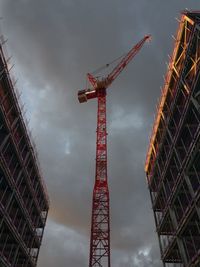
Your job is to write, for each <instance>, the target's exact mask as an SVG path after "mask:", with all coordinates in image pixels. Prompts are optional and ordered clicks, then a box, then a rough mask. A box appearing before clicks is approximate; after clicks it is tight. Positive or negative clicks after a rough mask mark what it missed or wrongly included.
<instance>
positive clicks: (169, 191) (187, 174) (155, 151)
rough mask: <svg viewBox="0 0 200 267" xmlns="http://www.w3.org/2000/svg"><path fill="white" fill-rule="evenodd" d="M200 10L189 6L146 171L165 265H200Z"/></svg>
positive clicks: (170, 68)
mask: <svg viewBox="0 0 200 267" xmlns="http://www.w3.org/2000/svg"><path fill="white" fill-rule="evenodd" d="M199 95H200V12H198V11H194V12H183V13H182V14H181V19H180V23H179V27H178V31H177V35H176V40H175V46H174V50H173V53H172V56H171V59H170V62H169V68H168V71H167V74H166V77H165V84H164V86H163V90H162V95H161V99H160V102H159V105H158V112H157V116H156V119H155V123H154V126H153V131H152V137H151V140H150V145H149V149H148V152H147V158H146V164H145V172H146V177H147V182H148V186H149V190H150V196H151V201H152V206H153V212H154V217H155V223H156V230H157V233H158V239H159V245H160V250H161V259H162V261H163V265H164V266H165V267H174V266H177V267H199V266H200V99H199Z"/></svg>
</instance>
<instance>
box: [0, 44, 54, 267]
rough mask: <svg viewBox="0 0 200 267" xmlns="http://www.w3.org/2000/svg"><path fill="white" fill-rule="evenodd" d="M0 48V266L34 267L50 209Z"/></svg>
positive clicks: (6, 63) (0, 48) (15, 92)
mask: <svg viewBox="0 0 200 267" xmlns="http://www.w3.org/2000/svg"><path fill="white" fill-rule="evenodd" d="M3 43H4V41H2V44H1V45H0V266H1V267H25V266H26V267H35V266H36V264H37V259H38V253H39V248H40V245H41V241H42V236H43V232H44V227H45V223H46V219H47V213H48V209H49V201H48V196H47V193H46V189H45V185H44V183H43V180H42V177H41V174H40V170H39V166H38V163H37V156H36V153H35V149H34V147H33V143H32V141H31V139H30V134H29V133H28V131H27V127H26V124H25V120H24V118H23V116H22V109H21V108H20V105H19V99H18V95H17V91H16V89H14V84H13V82H12V80H11V78H10V74H9V68H8V64H9V63H8V60H6V58H5V54H4V52H3V49H2V45H3Z"/></svg>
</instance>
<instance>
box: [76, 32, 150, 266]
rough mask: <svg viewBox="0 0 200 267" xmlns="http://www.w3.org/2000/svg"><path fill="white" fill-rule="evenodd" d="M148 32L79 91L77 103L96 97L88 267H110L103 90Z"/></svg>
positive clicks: (128, 60)
mask: <svg viewBox="0 0 200 267" xmlns="http://www.w3.org/2000/svg"><path fill="white" fill-rule="evenodd" d="M149 39H150V35H147V36H145V37H144V38H143V39H142V40H141V41H140V42H139V43H137V44H136V45H135V46H134V47H133V48H132V49H131V50H130V51H129V52H128V53H127V54H126V56H125V57H124V58H123V59H122V60H121V61H120V63H119V64H118V65H117V66H116V67H115V68H114V69H113V71H112V72H111V73H110V74H109V75H108V76H107V77H106V78H104V79H102V80H98V79H96V78H95V77H93V76H92V74H90V73H88V74H87V77H88V80H89V81H90V83H91V85H92V88H91V89H85V90H81V91H79V92H78V99H79V102H80V103H83V102H86V101H87V100H89V99H93V98H97V101H98V109H97V131H96V172H95V184H94V189H93V200H92V219H91V235H90V257H89V267H110V266H111V265H110V264H111V263H110V211H109V207H110V205H109V189H108V180H107V131H106V89H107V88H108V87H109V86H110V85H111V83H112V82H113V81H114V80H115V79H116V77H117V76H118V75H119V74H120V72H121V71H122V70H123V69H124V68H125V67H126V66H127V64H128V63H129V62H130V61H131V60H132V58H133V57H134V56H135V55H136V54H137V53H138V52H139V50H140V49H141V48H142V46H143V44H144V43H145V41H147V40H149Z"/></svg>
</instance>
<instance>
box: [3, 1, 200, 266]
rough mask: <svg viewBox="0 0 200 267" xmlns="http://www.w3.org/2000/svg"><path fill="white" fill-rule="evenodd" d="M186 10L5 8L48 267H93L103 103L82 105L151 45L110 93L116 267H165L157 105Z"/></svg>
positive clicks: (16, 4) (145, 6) (67, 4)
mask: <svg viewBox="0 0 200 267" xmlns="http://www.w3.org/2000/svg"><path fill="white" fill-rule="evenodd" d="M185 8H190V9H200V3H197V1H195V0H189V1H187V6H185V3H183V1H181V0H177V1H173V0H169V1H158V0H151V1H148V0H137V1H131V0H125V1H120V0H115V1H114V0H112V1H106V0H101V1H94V0H93V1H89V0H86V1H81V0H73V1H72V0H67V1H66V0H57V1H53V0H40V1H39V0H35V1H31V0H15V1H14V0H1V1H0V10H1V13H0V15H1V17H2V18H3V19H2V20H1V29H2V33H3V34H4V35H5V38H8V42H7V51H8V53H9V55H12V63H14V64H15V67H14V69H13V70H12V74H14V75H15V77H16V78H18V83H17V87H18V88H19V90H20V91H21V92H22V100H23V102H24V103H25V109H26V116H27V117H28V119H29V120H30V123H29V124H30V125H29V127H30V128H31V129H32V134H33V136H34V137H35V143H36V146H37V150H38V156H39V160H40V163H41V168H42V171H43V175H44V179H45V181H46V184H47V187H48V191H49V196H50V201H51V208H50V213H49V217H48V223H47V227H46V229H45V235H44V239H43V243H42V247H41V251H40V255H39V263H38V266H39V267H44V266H49V267H53V266H60V267H62V266H63V267H64V266H73V267H82V266H87V265H88V255H89V233H90V216H91V204H92V203H91V200H92V189H93V182H94V167H95V164H94V163H95V134H96V132H95V130H96V101H95V100H93V101H89V102H88V103H86V104H82V105H80V104H79V103H78V100H77V91H78V90H79V89H84V88H85V86H86V79H85V74H86V73H87V72H90V71H93V70H95V69H96V68H98V67H99V66H102V65H104V64H106V63H109V62H110V61H112V60H113V59H114V58H117V57H118V56H119V55H121V54H124V52H126V51H128V50H129V49H130V48H131V46H133V45H134V44H135V43H137V42H138V41H139V40H140V39H142V38H143V36H144V35H145V34H151V35H152V41H151V43H147V44H145V45H144V47H143V48H142V50H141V51H140V53H139V54H138V55H137V56H136V57H135V58H134V59H133V61H132V62H131V63H130V64H129V65H128V67H127V68H126V70H124V72H123V73H121V75H120V77H118V78H117V80H116V81H114V82H113V85H112V86H111V87H110V88H109V89H108V97H107V101H108V111H107V112H108V132H109V135H108V164H109V167H108V178H109V187H110V199H111V200H110V201H111V247H112V253H111V255H112V257H111V258H112V266H115V267H147V266H148V267H161V266H162V264H161V261H160V253H159V247H158V242H157V236H156V233H155V226H154V221H153V213H152V210H151V203H150V197H149V192H148V190H147V184H146V180H145V174H144V162H145V154H146V150H147V146H148V142H149V134H150V131H151V127H152V123H153V119H154V113H155V111H156V104H157V101H158V98H159V96H160V86H162V85H163V75H164V74H165V72H166V64H165V62H168V54H171V51H172V48H173V39H172V38H171V35H173V34H175V32H176V28H177V26H178V25H177V24H178V22H177V20H176V19H175V18H176V17H179V15H180V11H182V10H184V9H185Z"/></svg>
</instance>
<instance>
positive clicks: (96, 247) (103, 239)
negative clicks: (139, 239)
mask: <svg viewBox="0 0 200 267" xmlns="http://www.w3.org/2000/svg"><path fill="white" fill-rule="evenodd" d="M97 114H98V115H97V150H96V175H95V185H94V191H93V203H92V223H91V237H90V238H91V240H90V263H89V266H108V267H110V218H109V190H108V181H107V138H106V136H107V132H106V90H105V89H102V90H99V92H98V112H97Z"/></svg>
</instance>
